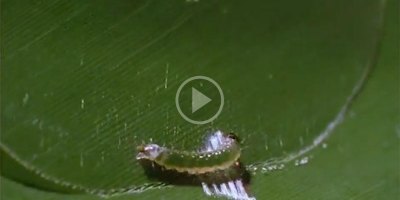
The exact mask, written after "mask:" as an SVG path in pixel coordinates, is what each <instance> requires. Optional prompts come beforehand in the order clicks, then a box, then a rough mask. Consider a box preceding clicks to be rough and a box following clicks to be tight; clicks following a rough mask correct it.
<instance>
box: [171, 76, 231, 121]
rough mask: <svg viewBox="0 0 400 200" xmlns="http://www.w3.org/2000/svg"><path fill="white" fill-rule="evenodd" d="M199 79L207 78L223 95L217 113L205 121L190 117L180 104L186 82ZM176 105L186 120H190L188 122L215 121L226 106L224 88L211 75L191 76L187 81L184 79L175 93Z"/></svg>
mask: <svg viewBox="0 0 400 200" xmlns="http://www.w3.org/2000/svg"><path fill="white" fill-rule="evenodd" d="M199 79H200V80H206V81H208V82H210V83H212V84H213V85H214V86H215V87H216V88H217V89H218V92H219V95H220V97H221V103H220V105H219V108H218V111H217V113H215V114H214V116H212V117H211V118H209V119H207V120H203V121H197V120H192V119H190V118H189V117H188V116H186V115H185V114H184V113H183V112H182V109H181V107H180V105H179V96H180V93H181V91H182V89H183V87H184V86H185V85H186V84H188V83H189V82H191V81H194V80H199ZM192 101H193V100H192ZM175 106H176V109H177V110H178V112H179V114H180V115H181V116H182V117H183V119H185V120H186V121H188V122H190V123H192V124H198V125H201V124H207V123H210V122H212V121H214V120H215V119H216V118H217V117H218V115H219V114H221V111H222V108H223V107H224V93H223V92H222V89H221V87H220V86H219V84H218V83H217V82H216V81H214V80H213V79H211V78H210V77H207V76H193V77H190V78H188V79H186V80H185V81H183V82H182V84H181V85H180V86H179V88H178V91H177V92H176V95H175Z"/></svg>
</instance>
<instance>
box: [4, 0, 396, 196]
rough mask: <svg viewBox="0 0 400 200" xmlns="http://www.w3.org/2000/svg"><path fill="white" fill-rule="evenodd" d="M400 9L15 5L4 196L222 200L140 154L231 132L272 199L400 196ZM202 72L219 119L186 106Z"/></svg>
mask: <svg viewBox="0 0 400 200" xmlns="http://www.w3.org/2000/svg"><path fill="white" fill-rule="evenodd" d="M398 11H399V3H398V1H395V0H392V1H382V0H381V1H377V0H374V1H373V0H363V1H360V0H346V1H345V0H336V1H328V0H326V1H319V0H318V1H317V0H306V1H280V2H278V1H252V0H251V1H239V0H220V1H209V0H198V1H197V0H171V1H156V0H135V1H127V0H123V1H103V0H101V1H96V2H93V1H78V0H72V1H64V0H58V1H41V0H29V1H28V0H23V1H11V0H3V1H1V73H0V76H1V143H0V144H1V146H0V147H1V148H0V149H1V152H0V153H1V184H0V186H1V197H2V199H82V200H86V199H100V198H102V196H103V197H104V196H105V197H110V198H111V199H208V198H207V197H206V196H205V195H204V194H203V193H202V190H201V188H200V187H199V188H197V187H176V186H166V185H164V184H162V183H157V182H153V181H150V180H148V179H147V177H146V176H145V175H144V174H143V170H142V169H141V167H140V166H139V165H138V163H137V162H136V160H135V159H134V156H135V153H136V152H135V147H136V145H138V144H141V143H143V142H149V141H151V140H152V141H154V142H156V143H159V144H165V145H166V146H168V147H173V148H179V149H185V150H194V149H196V148H197V147H198V145H199V144H200V143H201V140H202V138H203V137H204V136H205V134H206V133H208V132H211V131H214V130H217V129H221V130H224V131H233V132H235V133H236V134H238V135H239V136H240V137H241V138H242V139H243V155H242V160H243V161H244V162H245V163H246V164H247V165H248V166H249V170H250V171H251V172H252V174H253V182H252V184H251V192H252V193H253V194H254V195H255V196H256V197H257V198H258V199H396V198H399V197H400V194H399V189H398V188H399V186H400V185H399V184H400V175H399V171H400V168H399V163H400V162H399V158H400V156H399V152H400V149H399V138H400V116H399V111H400V110H399V102H400V101H399V85H400V83H399V75H400V71H399V64H400V63H399V53H400V52H399V38H398V36H399V13H398ZM196 75H205V76H209V77H211V78H213V79H214V80H216V81H217V82H218V83H219V84H220V85H221V87H222V89H223V91H224V95H225V107H224V108H223V111H222V113H221V115H220V116H219V117H218V118H217V119H216V120H215V121H214V122H212V123H211V124H206V125H193V124H190V123H188V122H186V121H185V120H184V119H182V117H181V116H180V115H179V114H178V112H177V110H176V108H175V93H176V91H177V89H178V87H179V85H180V84H181V83H182V82H183V81H184V80H186V79H187V78H189V77H192V76H196ZM340 114H345V118H344V120H343V123H341V124H339V123H336V122H342V118H340V117H341V115H340ZM330 124H334V126H333V128H335V129H331V128H332V127H330ZM327 130H328V131H327ZM326 135H327V136H329V137H323V138H324V141H322V142H319V140H318V139H319V138H322V136H326ZM308 150H309V151H308ZM305 151H307V152H306V153H303V152H305ZM299 163H300V164H299Z"/></svg>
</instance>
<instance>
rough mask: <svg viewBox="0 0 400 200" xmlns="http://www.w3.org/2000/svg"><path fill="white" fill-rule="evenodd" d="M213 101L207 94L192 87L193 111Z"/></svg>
mask: <svg viewBox="0 0 400 200" xmlns="http://www.w3.org/2000/svg"><path fill="white" fill-rule="evenodd" d="M210 101H211V99H210V98H208V97H207V96H206V95H204V94H203V93H201V92H200V91H198V90H196V88H193V87H192V113H194V112H196V111H197V110H198V109H200V108H202V107H203V106H205V105H206V104H208V103H209V102H210Z"/></svg>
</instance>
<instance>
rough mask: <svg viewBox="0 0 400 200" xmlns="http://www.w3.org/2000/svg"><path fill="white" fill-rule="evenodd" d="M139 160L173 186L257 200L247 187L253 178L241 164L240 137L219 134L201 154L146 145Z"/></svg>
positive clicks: (149, 172)
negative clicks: (197, 187)
mask: <svg viewBox="0 0 400 200" xmlns="http://www.w3.org/2000/svg"><path fill="white" fill-rule="evenodd" d="M137 150H138V154H137V155H136V159H137V160H138V161H139V162H140V164H141V165H142V166H143V168H144V169H145V173H146V174H147V175H148V176H149V177H151V178H155V179H158V180H161V181H163V182H167V183H170V184H178V185H180V184H184V185H187V184H189V185H201V186H202V188H203V191H204V192H205V193H206V195H209V196H225V197H227V198H229V199H241V200H255V198H254V197H249V195H248V193H247V191H246V188H245V187H246V186H247V185H248V184H249V182H250V174H249V173H248V172H247V171H246V169H245V167H244V166H243V165H242V163H241V162H240V161H239V158H240V155H241V149H240V144H239V139H238V137H237V136H236V135H234V134H232V133H229V134H225V133H223V132H221V131H217V132H215V133H213V134H210V135H209V136H208V137H207V138H206V139H205V140H204V144H203V145H202V147H201V148H200V149H199V150H197V151H178V150H174V149H168V148H166V147H162V146H159V145H157V144H146V145H140V146H138V147H137Z"/></svg>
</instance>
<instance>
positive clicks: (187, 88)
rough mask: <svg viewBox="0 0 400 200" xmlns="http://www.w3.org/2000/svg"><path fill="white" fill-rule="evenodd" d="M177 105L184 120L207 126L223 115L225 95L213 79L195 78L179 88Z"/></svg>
mask: <svg viewBox="0 0 400 200" xmlns="http://www.w3.org/2000/svg"><path fill="white" fill-rule="evenodd" d="M175 103H176V108H177V110H178V112H179V114H180V115H181V116H182V118H183V119H185V120H186V121H188V122H190V123H193V124H206V123H209V122H212V121H213V120H215V119H216V118H217V117H218V115H219V114H220V113H221V111H222V108H223V106H224V94H223V93H222V89H221V87H220V86H219V85H218V83H217V82H216V81H214V80H213V79H211V78H209V77H206V76H194V77H191V78H189V79H187V80H185V81H184V82H183V83H182V84H181V85H180V86H179V88H178V91H177V92H176V96H175Z"/></svg>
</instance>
